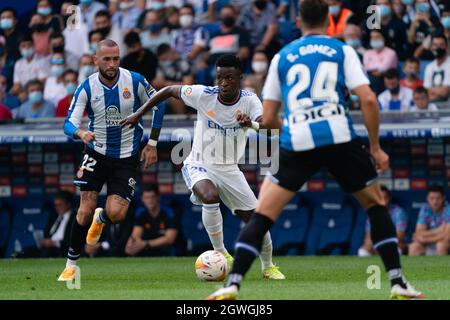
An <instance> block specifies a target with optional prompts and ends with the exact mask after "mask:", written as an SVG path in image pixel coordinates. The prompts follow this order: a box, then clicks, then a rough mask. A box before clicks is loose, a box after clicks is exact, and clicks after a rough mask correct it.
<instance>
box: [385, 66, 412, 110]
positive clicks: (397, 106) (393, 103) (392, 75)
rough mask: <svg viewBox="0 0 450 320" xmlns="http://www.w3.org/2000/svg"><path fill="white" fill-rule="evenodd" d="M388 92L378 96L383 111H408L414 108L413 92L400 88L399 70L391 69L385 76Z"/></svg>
mask: <svg viewBox="0 0 450 320" xmlns="http://www.w3.org/2000/svg"><path fill="white" fill-rule="evenodd" d="M384 86H385V87H386V90H385V91H384V92H382V93H381V94H380V95H379V96H378V102H379V105H380V110H381V111H402V112H404V111H408V110H410V108H411V107H412V104H413V102H412V100H413V91H412V90H411V89H408V88H405V87H402V86H400V74H399V72H398V70H397V69H389V70H388V71H386V72H385V74H384Z"/></svg>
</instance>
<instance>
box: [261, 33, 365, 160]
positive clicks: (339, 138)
mask: <svg viewBox="0 0 450 320" xmlns="http://www.w3.org/2000/svg"><path fill="white" fill-rule="evenodd" d="M363 84H369V80H368V79H367V76H366V74H365V72H364V70H363V67H362V65H361V62H360V60H359V59H358V55H357V53H356V52H355V50H354V49H353V48H352V47H350V46H348V45H346V44H344V43H343V42H341V41H339V40H336V39H333V38H330V37H327V36H323V35H308V36H305V37H303V38H300V39H298V40H296V41H293V42H291V43H290V44H288V45H287V46H285V47H284V48H283V49H281V51H280V52H279V53H278V54H276V55H275V56H274V58H273V59H272V62H271V64H270V68H269V73H268V75H267V80H266V83H265V85H264V90H263V99H264V100H273V101H279V102H282V103H283V105H284V119H283V125H282V129H281V134H280V145H281V147H282V148H284V149H287V150H292V151H306V150H311V149H314V148H318V147H322V146H326V145H332V144H338V143H344V142H348V141H351V140H352V139H354V138H355V137H356V134H355V131H354V129H353V125H352V120H351V118H350V116H349V114H348V112H347V111H348V108H347V105H346V101H345V95H346V91H347V89H354V88H356V87H359V86H361V85H363Z"/></svg>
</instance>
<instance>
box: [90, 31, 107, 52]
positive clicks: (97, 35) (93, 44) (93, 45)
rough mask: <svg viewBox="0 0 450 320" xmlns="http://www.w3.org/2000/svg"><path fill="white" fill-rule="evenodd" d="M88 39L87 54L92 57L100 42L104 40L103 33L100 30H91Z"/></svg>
mask: <svg viewBox="0 0 450 320" xmlns="http://www.w3.org/2000/svg"><path fill="white" fill-rule="evenodd" d="M88 39H89V51H88V52H89V54H91V55H94V54H95V52H96V51H97V45H98V43H99V42H100V41H102V40H104V39H105V38H104V36H103V32H102V31H100V30H92V31H91V32H89V35H88Z"/></svg>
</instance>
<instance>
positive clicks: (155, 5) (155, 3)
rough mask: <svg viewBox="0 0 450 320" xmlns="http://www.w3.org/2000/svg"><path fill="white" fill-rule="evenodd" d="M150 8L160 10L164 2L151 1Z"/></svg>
mask: <svg viewBox="0 0 450 320" xmlns="http://www.w3.org/2000/svg"><path fill="white" fill-rule="evenodd" d="M150 9H151V10H162V9H164V3H162V2H153V3H152V4H151V5H150Z"/></svg>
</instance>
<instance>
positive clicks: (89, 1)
mask: <svg viewBox="0 0 450 320" xmlns="http://www.w3.org/2000/svg"><path fill="white" fill-rule="evenodd" d="M92 1H93V0H80V3H81V4H85V5H90V4H91V3H92Z"/></svg>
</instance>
